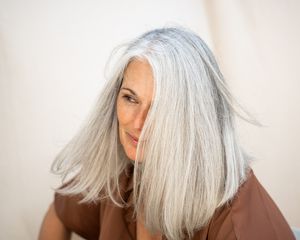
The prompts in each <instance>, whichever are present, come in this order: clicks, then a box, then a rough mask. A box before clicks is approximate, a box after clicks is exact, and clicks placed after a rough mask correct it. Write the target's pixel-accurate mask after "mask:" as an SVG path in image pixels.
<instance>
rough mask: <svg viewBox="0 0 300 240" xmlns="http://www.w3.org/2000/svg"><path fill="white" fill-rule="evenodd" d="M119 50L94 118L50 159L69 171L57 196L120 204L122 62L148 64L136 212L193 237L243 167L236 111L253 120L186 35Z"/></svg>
mask: <svg viewBox="0 0 300 240" xmlns="http://www.w3.org/2000/svg"><path fill="white" fill-rule="evenodd" d="M121 49H122V53H121V54H120V56H119V58H118V60H117V62H116V63H115V64H114V68H113V69H112V70H111V74H110V76H109V78H108V81H107V83H106V85H105V86H104V88H103V90H102V92H101V94H100V97H99V99H98V101H97V103H96V105H95V108H94V109H93V111H92V113H91V115H90V116H89V118H88V120H87V121H86V123H85V125H84V126H83V127H82V129H81V130H80V131H79V132H78V134H77V135H76V136H75V137H74V138H73V139H72V140H71V141H70V142H69V143H68V144H67V145H66V147H65V148H63V150H62V151H61V152H60V153H59V154H58V156H57V157H56V159H55V161H54V163H53V166H52V170H53V171H54V172H55V173H58V174H61V175H62V176H63V178H66V177H67V176H69V174H71V173H76V178H75V179H76V180H75V181H73V182H72V183H71V184H70V185H68V186H67V187H65V188H63V189H60V190H59V192H61V193H63V194H78V193H84V196H85V198H84V201H95V200H99V196H101V197H110V198H111V200H112V201H114V202H115V204H117V205H119V206H123V205H124V202H122V201H121V202H120V201H119V200H118V199H117V198H116V194H115V193H116V192H117V193H118V192H120V186H119V176H120V174H121V173H122V172H123V171H124V169H125V168H126V166H127V165H128V164H131V163H130V160H129V159H128V158H127V157H126V155H125V153H124V150H123V148H122V146H121V144H120V141H119V136H118V120H117V115H116V99H117V95H118V91H119V88H120V86H121V84H122V79H123V74H124V71H125V70H126V67H127V66H128V64H129V62H130V61H133V60H141V61H147V62H148V63H149V64H150V66H151V68H152V72H153V77H154V96H153V102H152V105H151V107H150V109H149V112H148V115H147V118H146V120H145V123H144V126H143V129H142V133H141V136H140V140H139V143H138V147H137V155H136V161H135V163H134V165H135V167H134V174H133V176H134V192H133V199H134V206H135V210H136V213H138V214H139V213H142V215H143V219H144V221H145V225H146V227H147V228H148V229H149V230H150V231H151V232H160V233H161V234H163V235H165V236H166V237H167V238H168V239H174V240H177V239H183V238H184V237H185V236H186V235H188V237H192V236H193V233H194V232H195V231H196V230H197V229H200V228H201V227H203V226H205V225H206V224H207V223H208V222H209V220H210V219H211V217H212V216H213V214H214V212H215V210H216V209H217V208H219V207H221V206H222V205H224V204H225V203H227V202H228V201H230V200H231V199H232V198H233V196H234V195H235V194H236V192H237V190H238V188H239V186H240V184H241V183H242V182H243V181H244V180H245V178H246V175H247V171H248V170H249V159H250V158H248V157H247V155H246V154H245V153H244V152H243V150H242V148H241V147H240V146H239V144H238V140H237V136H236V131H235V124H234V117H235V115H237V116H240V117H242V118H244V119H246V120H248V121H250V122H253V121H255V120H253V119H250V115H248V113H247V112H245V111H244V110H243V109H242V108H241V107H240V105H239V104H238V103H237V102H236V101H235V100H234V98H233V97H232V95H231V94H230V92H229V90H228V87H227V86H226V84H225V82H224V78H223V76H222V74H221V72H220V70H219V67H218V65H217V63H216V61H215V58H214V56H213V54H212V53H211V51H210V50H209V48H208V47H207V45H206V44H205V43H204V42H203V40H202V39H201V38H200V37H199V36H197V35H196V34H195V33H193V32H192V31H190V30H188V29H184V28H181V27H168V28H161V29H155V30H152V31H149V32H147V33H145V34H143V35H142V36H140V37H138V38H136V39H134V40H133V41H131V42H129V43H127V44H126V45H125V46H124V45H123V46H122V47H121V48H119V50H121ZM138 162H141V164H140V163H138Z"/></svg>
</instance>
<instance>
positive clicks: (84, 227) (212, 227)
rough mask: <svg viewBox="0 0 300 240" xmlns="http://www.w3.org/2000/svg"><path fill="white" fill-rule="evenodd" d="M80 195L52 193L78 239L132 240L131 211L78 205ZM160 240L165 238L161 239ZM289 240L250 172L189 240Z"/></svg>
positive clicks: (126, 177) (127, 185)
mask: <svg viewBox="0 0 300 240" xmlns="http://www.w3.org/2000/svg"><path fill="white" fill-rule="evenodd" d="M120 183H121V189H123V190H124V191H122V193H121V194H122V197H123V198H124V199H125V201H127V202H130V201H131V196H132V194H131V193H132V187H133V185H132V170H129V169H126V171H125V172H124V174H122V175H121V179H120ZM80 199H81V196H79V195H77V196H62V195H59V194H57V193H56V194H55V209H56V212H57V214H58V216H59V218H60V219H61V220H62V222H63V223H64V225H65V226H66V227H67V228H68V229H69V230H71V231H73V232H76V233H77V234H79V235H80V236H82V237H84V238H86V239H90V240H94V239H96V240H97V239H98V240H135V239H136V220H135V219H133V218H132V215H133V208H132V207H128V208H120V207H117V206H116V205H115V204H114V203H112V202H111V200H105V201H101V202H100V203H98V204H78V201H79V200H80ZM163 239H166V238H164V237H163ZM225 239H226V240H236V239H241V240H254V239H255V240H273V239H274V240H275V239H276V240H282V239H284V240H290V239H295V237H294V235H293V233H292V231H291V229H290V227H289V225H288V224H287V222H286V220H285V219H284V217H283V216H282V214H281V213H280V211H279V209H278V208H277V206H276V205H275V203H274V202H273V200H272V199H271V198H270V196H269V195H268V193H267V192H266V190H265V189H264V188H263V187H262V185H261V184H260V183H259V182H258V180H257V178H256V177H255V175H254V173H253V172H252V171H251V172H250V174H249V176H248V179H247V180H246V182H245V183H244V184H243V185H242V186H241V187H240V189H239V191H238V193H237V194H236V196H235V198H234V199H233V201H232V202H231V203H230V204H226V205H224V206H223V207H221V208H219V209H217V210H216V212H215V214H214V215H213V217H212V219H211V220H210V222H209V224H208V225H207V226H205V227H204V228H202V229H200V230H199V231H197V232H196V233H195V235H194V237H193V238H192V240H225Z"/></svg>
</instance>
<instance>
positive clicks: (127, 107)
mask: <svg viewBox="0 0 300 240" xmlns="http://www.w3.org/2000/svg"><path fill="white" fill-rule="evenodd" d="M152 95H153V75H152V70H151V67H150V65H149V63H148V62H146V61H145V62H144V61H139V60H134V61H132V62H130V63H129V65H128V66H127V68H126V71H125V73H124V78H123V82H122V86H121V88H120V92H119V94H118V98H117V116H118V122H119V137H120V142H121V144H122V146H123V148H124V151H125V153H126V155H127V157H128V158H129V159H131V160H135V157H136V148H137V143H138V141H139V137H140V134H141V131H142V128H143V125H144V121H145V119H146V116H147V113H148V110H149V107H150V105H151V101H152Z"/></svg>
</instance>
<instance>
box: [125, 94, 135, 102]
mask: <svg viewBox="0 0 300 240" xmlns="http://www.w3.org/2000/svg"><path fill="white" fill-rule="evenodd" d="M123 98H124V99H125V101H127V102H129V103H136V100H135V99H134V98H133V97H131V96H130V95H127V94H126V95H123Z"/></svg>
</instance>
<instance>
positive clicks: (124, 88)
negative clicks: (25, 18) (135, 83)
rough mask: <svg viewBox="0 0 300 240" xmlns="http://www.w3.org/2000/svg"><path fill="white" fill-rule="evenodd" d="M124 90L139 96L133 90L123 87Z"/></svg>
mask: <svg viewBox="0 0 300 240" xmlns="http://www.w3.org/2000/svg"><path fill="white" fill-rule="evenodd" d="M122 89H124V90H128V91H129V92H131V93H132V94H133V95H135V96H137V94H136V93H135V91H133V90H132V89H130V88H127V87H122V88H121V90H122Z"/></svg>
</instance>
